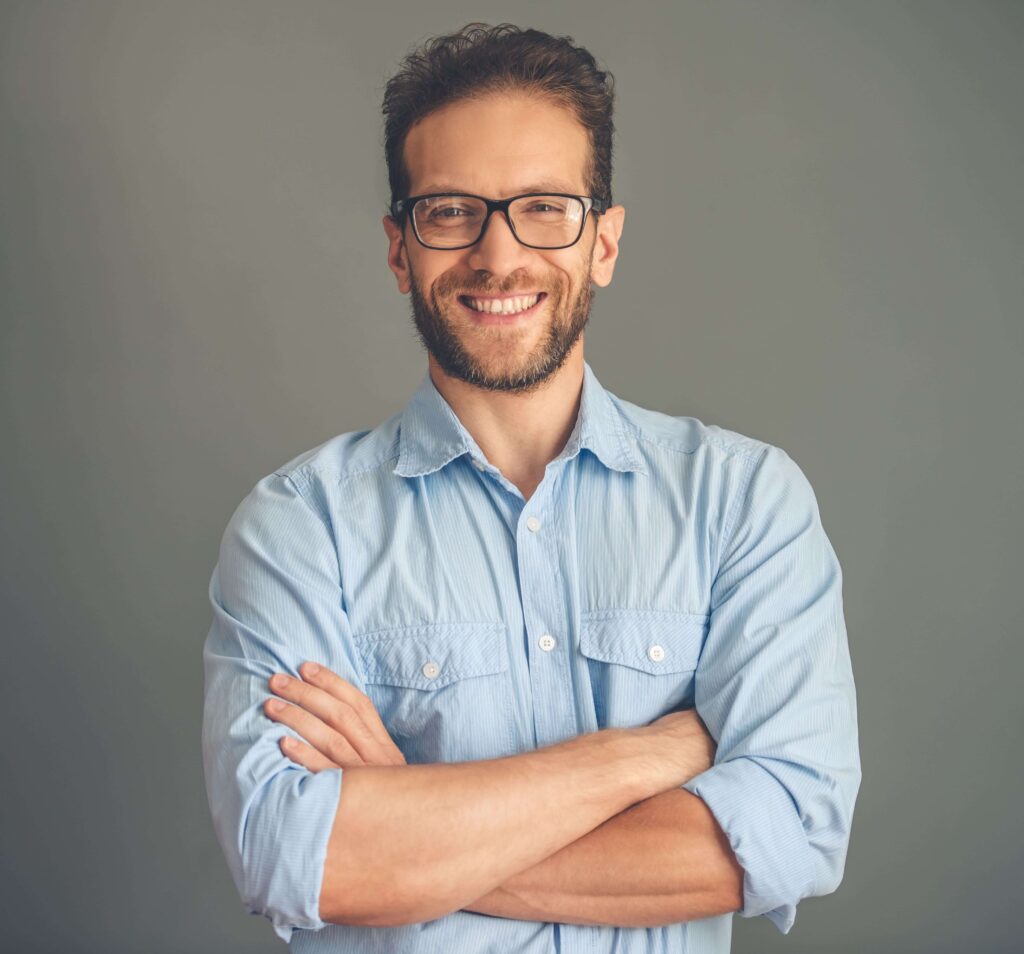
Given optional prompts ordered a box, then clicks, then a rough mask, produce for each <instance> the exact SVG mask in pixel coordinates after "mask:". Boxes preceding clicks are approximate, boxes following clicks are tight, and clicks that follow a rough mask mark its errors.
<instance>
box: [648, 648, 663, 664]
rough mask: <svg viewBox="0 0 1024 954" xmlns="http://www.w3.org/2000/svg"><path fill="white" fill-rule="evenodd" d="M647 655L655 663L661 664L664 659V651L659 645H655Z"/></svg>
mask: <svg viewBox="0 0 1024 954" xmlns="http://www.w3.org/2000/svg"><path fill="white" fill-rule="evenodd" d="M647 655H648V656H650V657H651V659H653V660H654V661H655V662H661V661H662V660H663V659H664V658H665V650H664V649H662V648H661V647H660V646H659V645H657V644H655V645H653V646H652V647H651V648H650V649H648V650H647Z"/></svg>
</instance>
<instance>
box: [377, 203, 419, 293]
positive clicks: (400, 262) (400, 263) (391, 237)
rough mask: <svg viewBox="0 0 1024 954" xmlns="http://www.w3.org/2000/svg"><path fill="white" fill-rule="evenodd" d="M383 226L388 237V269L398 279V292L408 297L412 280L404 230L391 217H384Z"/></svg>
mask: <svg viewBox="0 0 1024 954" xmlns="http://www.w3.org/2000/svg"><path fill="white" fill-rule="evenodd" d="M383 224H384V231H385V232H386V233H387V237H388V268H390V269H391V271H393V272H394V273H395V278H396V279H398V290H399V291H400V292H401V293H402V294H403V295H408V294H409V292H410V291H411V290H412V280H411V278H410V275H409V259H408V250H407V249H406V245H405V237H404V235H403V234H402V233H403V229H402V228H401V227H400V226H399V224H398V223H397V222H396V221H395V220H394V219H393V218H392V217H391V216H390V215H385V216H384V220H383Z"/></svg>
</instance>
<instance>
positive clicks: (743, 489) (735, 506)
mask: <svg viewBox="0 0 1024 954" xmlns="http://www.w3.org/2000/svg"><path fill="white" fill-rule="evenodd" d="M770 450H771V445H767V446H765V447H764V448H763V449H762V450H761V452H760V454H759V455H758V456H757V457H753V456H750V457H747V462H746V469H745V470H744V472H743V478H744V479H743V483H742V484H741V486H740V489H739V490H738V491H737V492H736V497H735V499H734V500H733V502H732V504H731V505H730V507H729V512H728V513H727V514H726V517H725V520H724V521H723V523H722V536H721V545H720V546H719V548H718V553H717V554H716V557H715V571H714V573H713V574H712V575H711V581H712V582H711V588H712V590H713V589H714V587H715V583H716V582H717V581H718V575H719V573H720V572H721V570H722V558H723V556H724V554H725V553H726V551H727V549H728V545H729V542H730V540H731V539H732V532H733V530H734V529H735V527H734V526H733V524H734V522H735V520H736V517H737V515H738V513H739V510H740V504H741V503H743V502H744V501H746V500H747V499H748V497H749V494H750V487H751V485H752V484H753V482H754V473H755V472H756V471H757V469H758V466H759V465H760V463H761V462H762V461H763V460H764V459H765V457H767V456H768V452H769V451H770Z"/></svg>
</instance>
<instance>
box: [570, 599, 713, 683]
mask: <svg viewBox="0 0 1024 954" xmlns="http://www.w3.org/2000/svg"><path fill="white" fill-rule="evenodd" d="M580 622H581V624H582V626H581V629H580V652H582V653H583V655H584V656H588V657H590V658H591V659H597V660H600V661H601V662H608V663H618V664H620V665H622V666H630V667H631V668H633V669H639V670H641V671H642V672H647V673H651V674H652V675H658V674H659V673H670V672H689V671H691V670H694V669H696V668H697V661H698V659H699V658H700V651H701V648H702V647H703V645H704V636H705V633H706V632H707V628H708V617H707V616H706V615H700V614H696V613H677V612H669V611H664V610H598V611H594V612H590V613H584V614H583V616H582V618H581V620H580Z"/></svg>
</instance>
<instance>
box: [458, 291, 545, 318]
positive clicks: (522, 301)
mask: <svg viewBox="0 0 1024 954" xmlns="http://www.w3.org/2000/svg"><path fill="white" fill-rule="evenodd" d="M466 301H468V302H469V305H470V307H471V308H472V309H473V310H474V311H484V312H487V313H488V314H491V315H514V314H516V313H518V312H520V311H526V309H527V308H532V307H533V306H534V305H536V304H537V302H538V301H540V295H531V296H530V297H528V298H527V297H523V296H516V297H513V298H491V299H485V298H468V297H467V299H466Z"/></svg>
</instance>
